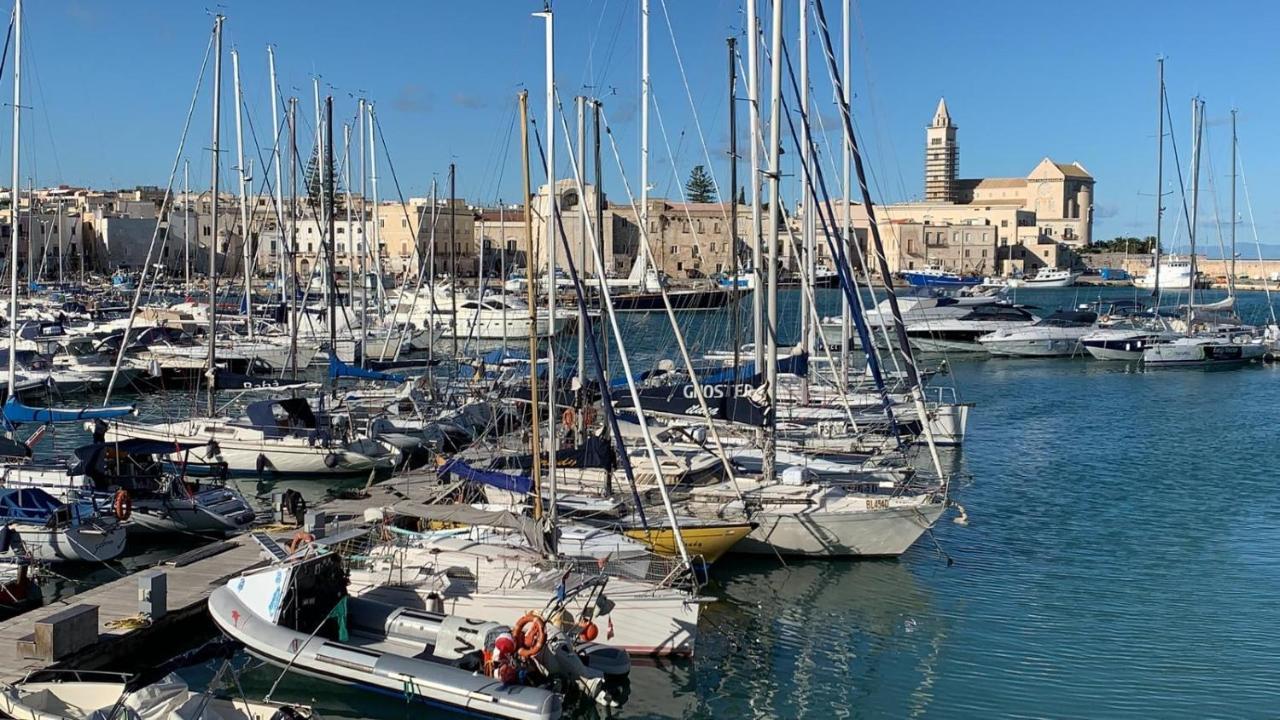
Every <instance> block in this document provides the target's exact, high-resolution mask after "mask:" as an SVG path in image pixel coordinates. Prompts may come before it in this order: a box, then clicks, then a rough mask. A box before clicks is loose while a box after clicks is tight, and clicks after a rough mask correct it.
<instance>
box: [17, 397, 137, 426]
mask: <svg viewBox="0 0 1280 720" xmlns="http://www.w3.org/2000/svg"><path fill="white" fill-rule="evenodd" d="M133 411H134V406H133V405H115V406H113V407H98V408H80V409H73V408H34V407H30V406H28V405H23V404H22V403H20V402H18V399H17V398H15V397H10V398H9V401H8V402H6V403H5V404H4V419H5V420H6V421H7V422H9V423H11V424H13V425H18V424H21V423H30V422H39V423H66V422H79V421H81V420H110V419H111V418H117V417H120V416H122V415H128V414H129V413H132V412H133Z"/></svg>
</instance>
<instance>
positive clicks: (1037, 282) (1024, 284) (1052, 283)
mask: <svg viewBox="0 0 1280 720" xmlns="http://www.w3.org/2000/svg"><path fill="white" fill-rule="evenodd" d="M1079 277H1080V273H1078V272H1075V271H1073V270H1059V269H1058V268H1050V267H1042V268H1040V269H1039V270H1037V271H1036V274H1035V275H1032V276H1031V277H1028V278H1009V279H1008V281H1007V283H1006V284H1007V285H1008V286H1009V287H1013V288H1064V287H1071V286H1072V285H1075V284H1076V279H1077V278H1079Z"/></svg>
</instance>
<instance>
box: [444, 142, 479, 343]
mask: <svg viewBox="0 0 1280 720" xmlns="http://www.w3.org/2000/svg"><path fill="white" fill-rule="evenodd" d="M457 171H458V168H457V166H456V165H454V164H453V163H449V304H450V305H451V306H453V312H452V313H450V314H449V335H450V336H451V337H452V339H453V359H454V361H455V362H456V361H457V360H458V248H457V236H456V235H455V234H454V232H455V229H456V226H455V223H454V217H455V215H454V212H453V203H454V199H455V198H454V195H453V193H454V173H456V172H457ZM477 305H479V304H478V303H477ZM472 322H473V323H474V322H475V320H474V319H473V320H472ZM468 334H470V333H468Z"/></svg>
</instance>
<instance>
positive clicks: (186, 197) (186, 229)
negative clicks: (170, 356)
mask: <svg viewBox="0 0 1280 720" xmlns="http://www.w3.org/2000/svg"><path fill="white" fill-rule="evenodd" d="M182 198H183V200H182V228H183V230H182V282H183V286H184V287H185V288H186V290H187V291H188V292H190V290H191V161H190V160H183V161H182ZM80 282H84V252H83V251H81V253H80Z"/></svg>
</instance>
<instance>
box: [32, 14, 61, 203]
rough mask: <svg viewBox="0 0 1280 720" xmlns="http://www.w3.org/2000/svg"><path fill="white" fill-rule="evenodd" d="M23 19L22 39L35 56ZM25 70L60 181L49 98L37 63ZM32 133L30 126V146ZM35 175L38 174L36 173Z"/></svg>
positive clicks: (59, 161) (33, 138)
mask: <svg viewBox="0 0 1280 720" xmlns="http://www.w3.org/2000/svg"><path fill="white" fill-rule="evenodd" d="M23 20H24V22H23V28H22V29H23V39H24V40H26V42H27V50H28V51H29V53H30V55H31V57H35V55H36V52H35V47H34V44H33V43H32V42H31V37H32V33H31V32H29V31H28V30H27V27H26V22H25V20H26V19H25V18H24V19H23ZM25 72H26V73H27V74H28V75H30V76H31V79H32V80H34V81H35V85H36V95H38V96H39V97H40V114H41V115H43V116H44V126H45V132H46V133H48V135H49V150H50V152H51V153H52V154H53V167H54V172H55V173H56V175H57V178H58V182H59V183H61V182H62V179H63V178H62V162H61V160H60V159H59V157H58V143H57V141H56V140H55V139H54V134H53V121H52V120H51V119H50V118H49V100H48V96H47V95H45V92H44V83H43V82H42V81H41V80H40V71H39V67H38V64H37V63H28V67H27V68H26V69H25ZM33 124H34V123H33ZM34 135H35V128H32V141H33V143H32V147H35V144H34V140H35V137H34ZM37 177H39V176H38V175H37Z"/></svg>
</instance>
